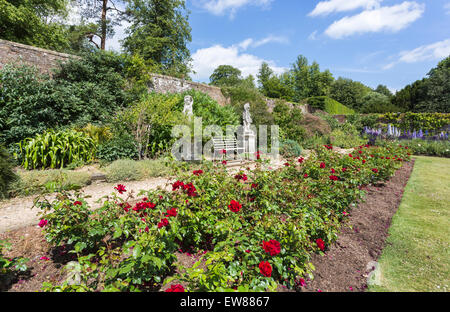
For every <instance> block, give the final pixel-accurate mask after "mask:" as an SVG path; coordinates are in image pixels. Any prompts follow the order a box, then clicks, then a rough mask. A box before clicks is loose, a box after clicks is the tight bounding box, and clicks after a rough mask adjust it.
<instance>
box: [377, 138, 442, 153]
mask: <svg viewBox="0 0 450 312" xmlns="http://www.w3.org/2000/svg"><path fill="white" fill-rule="evenodd" d="M392 143H395V144H397V145H399V146H407V147H408V149H409V150H410V153H412V154H414V155H424V156H436V157H447V158H448V157H450V141H449V140H443V141H428V140H421V139H412V140H396V141H386V140H377V141H376V144H377V145H380V146H386V145H389V144H392Z"/></svg>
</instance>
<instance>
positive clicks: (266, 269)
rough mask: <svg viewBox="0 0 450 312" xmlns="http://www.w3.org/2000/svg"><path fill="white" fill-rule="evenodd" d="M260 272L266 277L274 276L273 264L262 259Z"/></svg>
mask: <svg viewBox="0 0 450 312" xmlns="http://www.w3.org/2000/svg"><path fill="white" fill-rule="evenodd" d="M258 267H259V272H260V273H261V274H262V275H264V276H265V277H271V276H272V266H271V265H270V263H269V262H268V261H261V262H260V263H259V266H258Z"/></svg>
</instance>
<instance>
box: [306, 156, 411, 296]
mask: <svg viewBox="0 0 450 312" xmlns="http://www.w3.org/2000/svg"><path fill="white" fill-rule="evenodd" d="M413 167H414V160H412V161H411V162H409V163H405V164H404V165H403V167H402V168H401V169H399V170H398V171H397V172H396V173H395V175H394V176H393V177H392V178H391V179H390V180H389V181H387V182H385V183H382V184H378V185H371V186H368V187H366V188H365V190H366V191H367V195H366V197H365V198H364V202H361V203H359V205H358V207H357V208H356V209H353V211H352V212H351V213H350V215H349V220H348V225H349V227H345V228H343V230H342V231H341V233H340V234H339V238H338V240H337V241H336V243H335V244H334V245H333V246H329V248H328V249H327V250H326V251H325V256H321V255H318V254H315V255H313V257H312V263H313V264H314V266H315V268H316V270H315V271H314V280H312V281H306V285H305V286H304V287H303V289H302V290H303V291H328V292H348V291H359V292H361V291H364V290H365V289H366V288H367V277H368V276H369V274H370V272H371V271H373V270H374V269H375V267H374V266H373V265H372V263H373V262H374V261H377V259H378V257H379V256H380V255H381V252H382V250H383V248H384V246H385V240H386V238H387V236H388V230H389V227H390V225H391V220H392V217H393V216H394V214H395V213H396V211H397V209H398V207H399V206H400V202H401V200H402V195H403V190H404V188H405V186H406V183H407V182H408V180H409V177H410V175H411V172H412V169H413Z"/></svg>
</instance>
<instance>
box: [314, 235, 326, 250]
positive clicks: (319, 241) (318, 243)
mask: <svg viewBox="0 0 450 312" xmlns="http://www.w3.org/2000/svg"><path fill="white" fill-rule="evenodd" d="M316 244H317V246H318V247H319V249H320V250H322V251H324V250H325V243H324V242H323V240H322V239H321V238H318V239H316Z"/></svg>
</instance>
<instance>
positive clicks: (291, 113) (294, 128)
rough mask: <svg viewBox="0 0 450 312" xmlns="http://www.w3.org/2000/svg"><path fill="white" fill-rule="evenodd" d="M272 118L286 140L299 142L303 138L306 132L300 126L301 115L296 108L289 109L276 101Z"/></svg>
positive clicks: (299, 110) (286, 105)
mask: <svg viewBox="0 0 450 312" xmlns="http://www.w3.org/2000/svg"><path fill="white" fill-rule="evenodd" d="M273 118H274V122H275V124H276V125H278V126H279V127H280V128H281V131H282V132H283V134H284V136H285V138H286V139H290V140H294V141H297V142H301V141H302V140H303V139H304V138H305V135H306V131H305V129H304V128H303V126H302V124H301V122H302V119H303V113H302V110H301V109H300V108H298V107H297V106H294V107H290V106H289V105H288V104H286V103H285V102H282V101H276V104H275V107H274V109H273Z"/></svg>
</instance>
